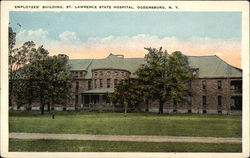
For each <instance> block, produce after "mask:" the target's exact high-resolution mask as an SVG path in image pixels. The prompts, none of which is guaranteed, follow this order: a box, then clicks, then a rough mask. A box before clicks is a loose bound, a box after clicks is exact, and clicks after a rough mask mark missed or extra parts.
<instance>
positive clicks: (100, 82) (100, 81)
mask: <svg viewBox="0 0 250 158" xmlns="http://www.w3.org/2000/svg"><path fill="white" fill-rule="evenodd" d="M99 84H100V88H102V79H100V80H99Z"/></svg>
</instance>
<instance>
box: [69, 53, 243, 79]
mask: <svg viewBox="0 0 250 158" xmlns="http://www.w3.org/2000/svg"><path fill="white" fill-rule="evenodd" d="M187 58H188V61H189V64H190V67H192V68H198V69H199V72H198V76H197V77H199V78H225V77H242V70H241V69H239V68H236V67H233V66H231V65H229V64H228V63H226V62H225V61H223V60H222V59H220V58H219V57H218V56H216V55H214V56H187ZM145 63H146V62H145V60H144V58H124V57H123V56H121V55H113V54H110V55H109V56H108V57H107V58H104V59H71V60H69V64H70V66H71V70H72V71H77V70H85V71H87V74H86V76H85V78H86V79H90V78H92V72H91V71H92V70H93V69H123V70H127V71H129V72H131V76H130V77H131V78H135V77H136V76H135V75H134V74H133V73H134V72H135V71H136V70H137V68H138V67H139V66H140V65H141V64H145Z"/></svg>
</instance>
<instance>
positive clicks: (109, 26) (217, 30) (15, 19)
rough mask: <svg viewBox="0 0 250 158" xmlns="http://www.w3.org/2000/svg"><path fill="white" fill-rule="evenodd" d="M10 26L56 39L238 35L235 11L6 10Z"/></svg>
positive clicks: (238, 15) (238, 19)
mask: <svg viewBox="0 0 250 158" xmlns="http://www.w3.org/2000/svg"><path fill="white" fill-rule="evenodd" d="M10 23H11V26H13V27H14V28H17V30H18V27H17V23H20V24H21V25H22V27H23V28H24V29H26V30H36V29H39V28H43V29H44V30H47V31H48V32H49V34H50V37H51V38H53V39H56V38H57V37H58V35H59V34H60V33H61V32H63V31H65V30H67V31H72V32H76V33H77V35H78V36H79V37H80V38H81V39H82V40H85V39H86V38H88V37H95V36H98V37H105V36H109V35H113V36H125V35H126V36H133V35H137V34H150V35H156V36H158V37H160V38H161V37H164V36H169V37H171V36H174V37H178V38H188V37H192V36H199V37H210V38H241V13H239V12H10Z"/></svg>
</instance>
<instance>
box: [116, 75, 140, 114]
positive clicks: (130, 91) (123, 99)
mask: <svg viewBox="0 0 250 158" xmlns="http://www.w3.org/2000/svg"><path fill="white" fill-rule="evenodd" d="M137 85H138V84H137V83H136V82H131V81H130V80H127V79H126V80H120V81H119V82H118V85H117V86H116V87H115V91H114V93H113V95H112V96H111V100H112V102H114V103H119V104H120V105H123V107H124V114H125V116H126V114H127V109H128V107H133V106H136V104H137V103H138V102H139V101H141V100H140V97H138V96H139V94H140V89H139V87H138V86H137Z"/></svg>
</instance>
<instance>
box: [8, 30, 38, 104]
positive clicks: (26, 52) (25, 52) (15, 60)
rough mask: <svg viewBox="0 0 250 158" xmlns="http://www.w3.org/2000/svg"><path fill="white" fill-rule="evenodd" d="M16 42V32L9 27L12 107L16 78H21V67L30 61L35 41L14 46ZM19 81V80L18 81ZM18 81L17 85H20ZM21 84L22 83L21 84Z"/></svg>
mask: <svg viewBox="0 0 250 158" xmlns="http://www.w3.org/2000/svg"><path fill="white" fill-rule="evenodd" d="M15 42H16V33H15V32H14V31H13V30H12V28H11V27H9V51H8V52H9V81H10V82H9V105H10V107H12V102H13V96H14V94H13V93H14V92H13V90H14V89H13V86H14V82H13V81H14V80H17V79H19V78H20V75H21V73H20V72H19V69H20V68H22V67H24V66H25V65H26V64H27V63H28V59H29V57H30V55H31V54H32V53H34V51H35V50H36V49H35V43H34V42H33V41H28V42H25V43H24V44H23V45H22V46H21V47H19V48H14V46H15ZM17 83H19V82H17ZM17 83H15V86H17V87H18V85H17ZM20 84H21V83H20ZM20 86H21V85H20Z"/></svg>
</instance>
